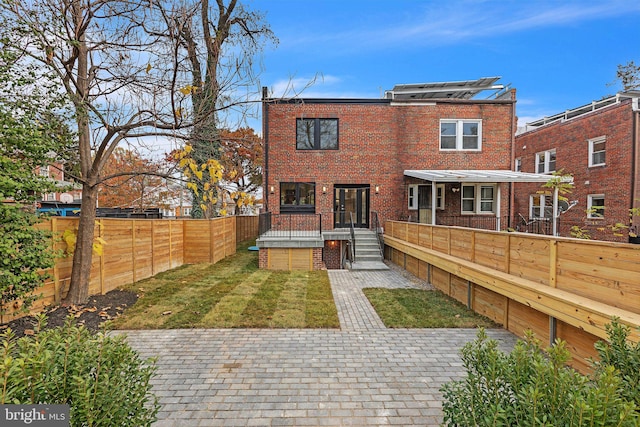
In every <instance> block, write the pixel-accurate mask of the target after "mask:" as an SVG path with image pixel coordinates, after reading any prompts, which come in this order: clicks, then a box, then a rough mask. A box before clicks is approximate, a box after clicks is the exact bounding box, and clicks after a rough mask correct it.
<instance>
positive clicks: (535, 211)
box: [529, 193, 553, 218]
mask: <svg viewBox="0 0 640 427" xmlns="http://www.w3.org/2000/svg"><path fill="white" fill-rule="evenodd" d="M529 217H530V218H551V217H553V197H552V196H551V195H549V194H537V193H536V194H532V195H530V196H529Z"/></svg>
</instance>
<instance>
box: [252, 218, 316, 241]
mask: <svg viewBox="0 0 640 427" xmlns="http://www.w3.org/2000/svg"><path fill="white" fill-rule="evenodd" d="M259 218H260V219H259V233H260V236H264V235H267V236H269V237H277V238H287V239H295V238H298V237H319V236H322V214H286V213H285V214H274V213H271V212H264V213H261V214H260V217H259Z"/></svg>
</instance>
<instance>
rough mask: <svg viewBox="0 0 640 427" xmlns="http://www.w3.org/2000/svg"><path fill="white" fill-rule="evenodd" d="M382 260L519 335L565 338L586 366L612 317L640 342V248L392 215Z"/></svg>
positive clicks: (583, 367)
mask: <svg viewBox="0 0 640 427" xmlns="http://www.w3.org/2000/svg"><path fill="white" fill-rule="evenodd" d="M384 240H385V245H386V252H385V255H386V257H387V258H389V259H391V260H392V261H393V262H394V263H396V264H399V265H401V266H403V267H404V268H406V269H407V270H408V271H410V272H411V273H413V274H415V275H417V276H419V277H422V278H424V279H426V280H428V281H429V282H431V283H432V284H433V285H434V286H435V287H437V288H438V289H440V290H442V291H443V292H445V293H446V294H448V295H450V296H452V297H453V298H455V299H457V300H459V301H460V302H462V303H464V304H466V305H468V306H469V308H472V309H473V310H475V311H477V312H479V313H481V314H484V315H486V316H487V317H489V318H491V319H493V320H494V321H496V322H498V323H500V324H502V325H503V326H504V327H505V328H506V329H508V330H510V331H512V332H514V333H515V334H517V335H519V336H522V335H523V334H524V331H525V330H526V329H531V330H533V331H534V332H535V334H536V335H537V336H538V338H540V339H542V340H544V341H548V342H552V341H553V340H554V339H555V338H562V339H564V340H565V341H567V343H568V347H569V348H570V350H571V351H572V354H573V357H574V360H573V362H574V366H576V367H577V368H578V369H581V370H587V369H588V366H589V364H588V361H587V359H588V358H589V357H592V356H595V351H594V349H593V344H594V342H595V341H597V340H598V339H601V338H606V331H605V325H606V324H608V323H609V322H610V321H611V318H612V317H613V316H616V317H619V318H620V320H621V322H622V323H624V324H627V325H629V326H631V327H632V330H633V331H632V339H633V340H635V341H639V340H640V332H639V331H638V329H637V327H638V326H640V280H638V277H639V276H640V247H638V246H637V245H631V244H624V243H611V242H602V241H585V240H578V239H569V238H560V237H550V236H539V235H532V234H527V233H508V232H496V231H485V230H475V229H468V228H458V227H445V226H431V225H425V224H415V223H406V222H397V221H388V222H387V223H386V224H385V238H384Z"/></svg>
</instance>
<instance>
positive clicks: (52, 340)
mask: <svg viewBox="0 0 640 427" xmlns="http://www.w3.org/2000/svg"><path fill="white" fill-rule="evenodd" d="M43 322H44V318H43V317H41V318H40V326H39V327H38V328H37V329H38V331H37V332H36V333H35V335H33V336H26V337H23V338H20V339H17V340H16V339H15V335H14V334H13V333H12V332H11V330H10V329H8V330H7V331H5V332H4V333H3V334H2V335H1V336H2V348H1V349H0V351H1V352H2V354H1V356H0V357H1V359H0V387H2V389H1V390H0V393H1V394H0V396H1V398H2V399H1V402H0V403H3V404H4V403H6V404H39V403H45V404H68V405H70V412H71V413H70V415H71V425H72V426H135V427H138V426H149V425H151V423H152V422H153V421H155V419H156V414H157V412H158V409H159V406H158V403H157V400H156V398H155V396H154V395H152V394H151V392H150V389H151V385H150V383H149V381H150V379H151V378H152V376H153V375H154V372H155V367H154V366H153V365H152V363H151V361H150V360H146V361H143V360H141V359H140V358H139V356H138V355H137V353H135V352H134V351H133V350H132V349H131V347H129V345H128V344H127V343H126V342H125V340H124V337H123V336H115V337H111V336H107V335H104V334H96V335H94V334H92V333H91V332H89V331H88V330H87V329H86V328H84V327H77V326H75V325H74V324H73V322H72V320H71V319H69V320H67V322H66V324H65V325H64V326H63V327H60V328H55V329H49V330H42V327H43Z"/></svg>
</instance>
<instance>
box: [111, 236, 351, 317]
mask: <svg viewBox="0 0 640 427" xmlns="http://www.w3.org/2000/svg"><path fill="white" fill-rule="evenodd" d="M248 246H249V244H248V243H247V244H244V245H240V246H239V247H238V251H237V253H236V254H235V255H233V256H231V257H228V258H227V259H225V260H223V261H220V262H218V263H216V264H195V265H185V266H182V267H179V268H176V269H173V270H170V271H167V272H164V273H161V274H158V275H156V276H154V277H152V278H149V279H146V280H142V281H139V282H136V283H134V284H132V285H130V286H128V287H126V288H125V289H128V290H132V291H135V292H137V293H138V294H139V295H140V299H139V300H138V301H137V302H136V304H135V305H134V306H133V307H131V308H129V309H127V310H126V312H125V313H124V315H123V316H121V317H119V318H118V319H116V320H115V321H114V322H113V323H112V327H113V328H115V329H164V328H338V327H340V322H339V320H338V313H337V310H336V307H335V304H334V302H333V296H332V294H331V286H330V283H329V277H328V275H327V272H326V271H313V272H286V271H269V270H261V269H258V255H257V252H253V251H248V250H247V247H248Z"/></svg>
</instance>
